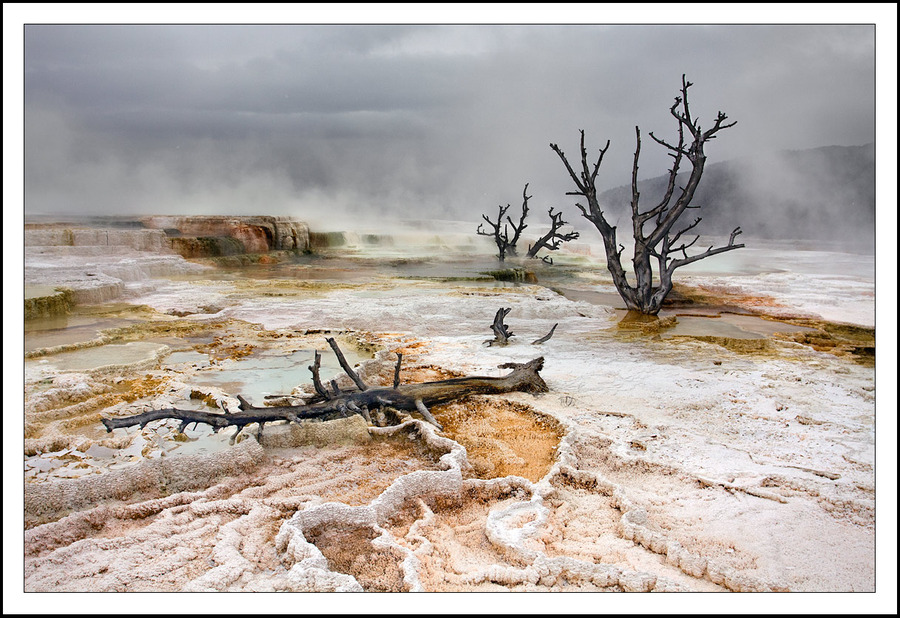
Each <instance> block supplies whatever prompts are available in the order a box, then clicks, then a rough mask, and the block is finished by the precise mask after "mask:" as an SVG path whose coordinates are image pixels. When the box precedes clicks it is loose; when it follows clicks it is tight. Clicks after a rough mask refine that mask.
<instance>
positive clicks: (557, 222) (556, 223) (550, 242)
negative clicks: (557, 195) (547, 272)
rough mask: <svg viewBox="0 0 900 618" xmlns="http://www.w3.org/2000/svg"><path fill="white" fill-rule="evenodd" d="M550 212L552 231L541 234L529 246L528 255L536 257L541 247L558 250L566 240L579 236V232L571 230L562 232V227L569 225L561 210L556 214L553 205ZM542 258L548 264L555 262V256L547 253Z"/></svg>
mask: <svg viewBox="0 0 900 618" xmlns="http://www.w3.org/2000/svg"><path fill="white" fill-rule="evenodd" d="M548 214H549V215H550V231H549V232H547V233H546V234H544V235H543V236H541V237H540V238H539V239H538V240H537V241H535V243H534V244H533V245H530V246H529V247H528V253H526V254H525V255H526V257H530V258H536V257H537V254H538V251H540V250H541V249H547V250H548V251H556V250H557V249H559V248H560V247H561V246H562V244H563V243H564V242H569V241H570V240H575V239H576V238H578V232H569V233H566V234H562V233H560V231H559V230H560V228H562V227H563V226H564V225H568V223H567V222H566V221H563V218H562V213H561V212H558V213H556V214H554V213H553V207H552V206H551V207H550V210H549V211H548ZM541 259H542V260H543V261H545V262H547V263H548V264H552V263H553V258H551V257H548V256H546V255H545V256H544V257H542V258H541Z"/></svg>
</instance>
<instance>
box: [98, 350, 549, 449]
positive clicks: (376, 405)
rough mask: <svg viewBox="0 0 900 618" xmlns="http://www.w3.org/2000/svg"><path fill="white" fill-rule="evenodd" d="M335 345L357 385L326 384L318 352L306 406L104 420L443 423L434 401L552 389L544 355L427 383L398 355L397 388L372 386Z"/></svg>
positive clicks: (122, 423) (173, 411) (125, 423)
mask: <svg viewBox="0 0 900 618" xmlns="http://www.w3.org/2000/svg"><path fill="white" fill-rule="evenodd" d="M328 343H329V345H330V346H331V347H332V349H333V350H334V352H335V355H336V356H337V357H338V361H339V362H340V364H341V367H342V368H343V369H344V372H345V373H346V374H347V375H348V376H349V377H350V379H351V380H352V381H353V383H354V384H355V385H356V386H355V388H350V389H349V390H340V389H337V388H336V384H335V382H334V380H332V381H331V383H332V385H334V387H335V388H334V392H328V390H327V389H326V388H325V387H324V386H323V385H322V381H321V379H320V377H319V361H320V357H319V354H318V353H316V357H315V361H314V363H313V365H311V366H310V367H309V369H310V371H312V374H313V385H314V388H315V391H316V394H315V395H313V396H312V397H310V398H309V399H308V400H307V401H306V403H304V404H303V405H296V406H263V407H260V406H254V405H252V404H251V403H250V402H248V401H247V400H246V399H244V398H243V397H242V396H240V395H238V396H237V399H238V401H239V402H240V405H239V406H238V408H239V410H240V411H239V412H229V411H227V410H225V411H224V413H213V412H204V411H198V410H181V409H178V408H164V409H158V410H149V411H147V412H141V413H140V414H135V415H133V416H128V417H123V418H103V419H101V420H102V422H103V424H104V426H106V430H107V431H108V432H111V431H112V430H113V429H119V428H122V427H131V426H134V425H139V426H140V427H141V428H144V427H145V426H146V425H147V424H148V423H150V422H153V421H155V420H159V419H168V418H174V419H178V420H180V421H181V425H180V426H179V432H183V431H184V430H185V428H187V426H188V425H191V424H196V423H204V424H206V425H209V426H211V427H212V429H213V431H214V432H217V431H218V430H220V429H223V428H225V427H229V426H232V425H233V426H235V427H236V428H237V431H236V432H235V434H234V436H232V440H233V439H234V437H236V436H237V434H238V433H240V432H241V430H242V429H243V428H244V427H245V426H247V425H250V424H253V423H256V424H258V426H259V429H258V432H257V437H260V436H261V435H262V431H263V427H264V426H265V424H266V423H272V422H276V421H287V422H291V423H299V422H300V421H304V420H312V421H326V420H332V419H336V418H343V417H347V416H350V415H352V414H359V415H361V416H362V417H363V418H365V419H366V421H367V422H370V423H371V416H370V410H376V409H377V410H379V411H380V412H382V413H383V412H384V409H385V408H390V409H393V410H398V411H399V410H402V411H406V412H418V413H419V414H421V415H422V417H423V418H424V419H425V420H426V421H428V422H429V423H431V424H433V425H435V426H436V427H438V428H439V429H440V428H441V426H440V424H439V423H438V422H437V420H436V419H435V418H434V416H432V414H431V412H430V411H429V408H430V407H431V406H434V405H438V404H442V403H447V402H450V401H454V400H456V399H461V398H463V397H466V396H468V395H488V394H495V393H509V392H514V391H520V392H532V393H539V392H546V391H547V390H548V388H547V384H546V383H545V382H544V380H543V379H542V378H541V376H540V374H539V373H538V372H539V371H540V370H541V369H542V368H543V366H544V358H543V357H539V358H536V359H534V360H532V361H529V362H527V363H504V364H503V365H500V368H501V369H511V370H512V371H511V372H510V373H508V374H507V375H505V376H502V377H482V376H469V377H464V378H451V379H449V380H439V381H436V382H423V383H420V384H400V383H399V382H400V377H399V376H400V361H401V359H402V357H401V356H400V355H399V354H398V355H397V366H396V368H395V370H394V385H393V387H380V386H368V385H366V384H365V382H363V380H362V379H360V377H359V375H358V374H357V373H356V372H354V371H353V369H352V367H350V365H349V363H347V361H346V359H345V358H344V355H343V354H342V353H341V352H340V348H338V346H337V344H336V343H335V342H334V340H333V339H329V340H328Z"/></svg>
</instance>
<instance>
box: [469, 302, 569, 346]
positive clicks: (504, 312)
mask: <svg viewBox="0 0 900 618" xmlns="http://www.w3.org/2000/svg"><path fill="white" fill-rule="evenodd" d="M510 311H512V307H507V308H506V309H504V308H503V307H500V309H498V310H497V313H496V314H494V322H493V323H492V324H491V330H492V331H494V338H493V339H488V340H487V341H485V342H484V343H485V344H486V345H489V346H492V345H494V344H497V345H506V344H508V343H509V340H510V338H512V337H515V335H514V334H513V332H512V331H511V330H509V326H507V325H506V324H505V323H504V320H505V319H506V316H508V315H509V312H510ZM557 326H559V323H557V324H554V325H553V328H551V329H550V332H549V333H547V334H546V335H544V336H543V337H541V338H540V339H535V340H534V341H532V342H531V345H541V344H542V343H544V342H545V341H549V340H550V337H552V336H553V333H554V331H556V327H557Z"/></svg>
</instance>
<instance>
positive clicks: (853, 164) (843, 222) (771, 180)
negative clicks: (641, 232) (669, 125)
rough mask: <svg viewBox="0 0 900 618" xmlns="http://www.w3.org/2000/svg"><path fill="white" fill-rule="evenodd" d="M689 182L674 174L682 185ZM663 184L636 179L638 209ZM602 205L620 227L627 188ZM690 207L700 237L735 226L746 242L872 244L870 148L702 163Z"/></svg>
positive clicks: (605, 196)
mask: <svg viewBox="0 0 900 618" xmlns="http://www.w3.org/2000/svg"><path fill="white" fill-rule="evenodd" d="M688 165H689V164H688ZM682 170H684V166H682ZM686 178H687V174H686V173H680V174H679V175H678V181H679V182H680V183H681V184H683V182H684V180H683V179H685V180H686ZM667 181H668V176H665V175H664V176H658V177H656V178H649V179H647V180H643V181H639V182H638V190H639V191H640V193H641V205H642V209H648V208H650V207H651V205H653V204H654V203H656V202H658V201H659V199H661V198H662V195H663V194H664V192H665V187H666V183H667ZM600 203H601V205H603V207H604V208H605V209H608V212H609V213H610V215H611V217H610V218H611V219H612V220H613V221H615V219H616V218H617V217H618V219H619V226H620V227H621V226H622V223H623V222H624V221H627V220H628V219H627V218H626V217H628V216H629V213H630V204H631V186H630V185H623V186H621V187H616V188H614V189H610V190H608V191H605V192H603V193H602V194H601V195H600ZM692 204H693V205H695V206H700V207H701V208H700V209H699V210H692V211H690V212H688V213H687V214H686V215H685V220H686V222H690V221H693V220H694V218H695V217H697V216H700V217H702V218H703V221H702V223H700V225H699V226H698V228H696V230H697V233H700V234H709V235H722V234H726V235H727V234H728V233H729V232H730V231H731V230H732V229H734V228H735V227H736V226H740V227H741V229H742V230H743V231H744V234H745V237H759V238H771V239H788V238H797V239H817V240H828V241H842V242H849V243H851V244H857V245H869V246H874V242H875V144H866V145H864V146H825V147H822V148H814V149H809V150H785V151H780V152H776V153H771V154H769V155H754V156H748V157H744V158H741V159H733V160H730V161H724V162H721V163H709V162H707V165H706V169H705V170H704V173H703V179H702V180H701V181H700V187H699V188H698V189H697V193H696V194H695V196H694V200H693V202H692Z"/></svg>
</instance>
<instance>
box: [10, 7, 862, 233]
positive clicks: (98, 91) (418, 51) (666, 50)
mask: <svg viewBox="0 0 900 618" xmlns="http://www.w3.org/2000/svg"><path fill="white" fill-rule="evenodd" d="M874 33H875V31H874V26H873V25H772V26H767V25H731V26H678V25H658V26H650V25H568V26H553V25H532V26H529V25H523V26H502V25H501V26H489V25H473V26H468V25H420V26H403V25H392V26H382V25H342V26H338V25H334V26H324V25H322V26H300V25H271V26H252V25H236V26H227V25H223V26H191V25H180V26H177V25H157V26H154V25H131V26H127V25H40V24H35V25H26V26H25V80H24V83H25V97H24V100H25V113H24V120H25V196H26V199H25V214H26V216H27V215H47V214H55V213H59V214H62V213H66V214H73V213H80V214H85V215H102V214H157V213H158V214H193V213H197V214H211V213H219V214H253V213H260V214H276V215H277V214H287V215H293V216H298V217H301V218H307V219H311V220H335V219H338V218H344V217H353V218H354V219H358V218H361V217H371V218H381V217H384V216H391V217H400V218H446V219H464V220H469V219H471V220H473V221H477V220H478V219H479V218H480V213H482V212H492V211H493V210H494V209H496V206H497V205H498V204H501V203H502V204H506V203H513V204H517V203H520V201H521V192H522V187H523V186H524V184H525V183H526V182H527V183H529V193H530V194H532V195H533V196H534V198H533V201H532V205H533V206H534V207H535V208H540V209H541V210H545V209H546V208H547V207H549V206H556V207H557V208H567V209H571V210H574V209H573V208H572V204H573V203H574V200H573V199H572V198H571V197H570V196H566V195H565V192H566V191H568V190H569V189H570V186H569V183H570V182H571V180H570V179H569V178H568V177H567V174H566V172H565V169H564V168H563V167H562V165H561V164H560V161H559V159H558V158H557V157H556V155H555V154H554V153H553V152H552V150H551V149H550V147H549V144H550V143H551V142H553V143H557V144H559V146H560V148H562V149H563V150H564V151H565V152H566V153H567V154H568V155H569V157H570V159H571V158H572V157H573V156H574V157H577V153H578V148H579V145H578V140H579V130H580V129H584V130H585V132H586V142H587V147H588V151H589V152H592V153H595V152H597V150H598V149H599V148H601V147H603V146H604V145H605V144H606V141H607V140H610V143H611V146H610V149H609V151H608V152H607V155H606V157H605V159H604V164H603V167H602V169H601V172H600V176H599V181H598V186H599V188H601V189H609V188H613V187H617V186H620V185H622V184H625V183H627V182H629V180H630V176H631V165H632V156H633V151H634V127H635V126H636V125H639V126H640V127H641V130H642V132H643V133H644V134H645V135H646V133H647V132H648V131H653V132H654V133H655V134H657V135H659V136H661V137H672V136H674V134H675V131H676V128H677V123H676V122H675V120H674V119H673V118H672V117H671V116H670V114H669V108H670V107H671V105H672V103H673V102H674V97H675V96H676V95H677V94H678V93H679V89H680V86H681V76H682V74H686V75H687V77H688V79H689V80H690V81H692V82H693V83H694V86H693V87H692V88H691V90H690V96H691V106H692V112H693V113H694V115H695V116H699V118H700V123H701V126H706V125H709V123H711V122H712V120H713V119H714V118H715V115H716V113H717V112H718V111H719V110H721V111H724V112H725V113H726V114H728V116H729V118H730V119H732V120H736V121H737V123H738V124H737V125H736V126H735V127H733V128H732V129H729V130H728V131H726V132H723V133H722V134H721V135H720V136H719V139H716V140H715V141H714V142H713V143H711V144H710V145H709V147H708V148H707V154H708V156H709V162H710V163H713V162H719V161H727V160H730V159H736V158H739V157H742V156H746V155H747V154H748V153H764V152H777V151H780V150H785V149H795V150H796V149H806V148H816V147H821V146H831V145H842V146H855V145H861V144H867V143H871V142H874V140H875V73H874V65H875V36H874ZM836 84H840V87H836ZM648 141H649V140H648ZM669 164H670V159H669V158H668V157H667V156H666V153H665V152H664V151H663V149H661V148H658V149H652V148H650V147H646V148H645V152H643V153H642V158H641V169H640V172H641V177H642V178H652V177H654V176H658V175H660V174H664V173H665V172H666V169H667V167H668V165H669ZM759 182H760V183H761V184H765V182H766V179H765V178H761V179H759ZM574 216H575V214H574V212H573V214H571V215H570V217H569V219H571V218H573V217H574Z"/></svg>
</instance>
